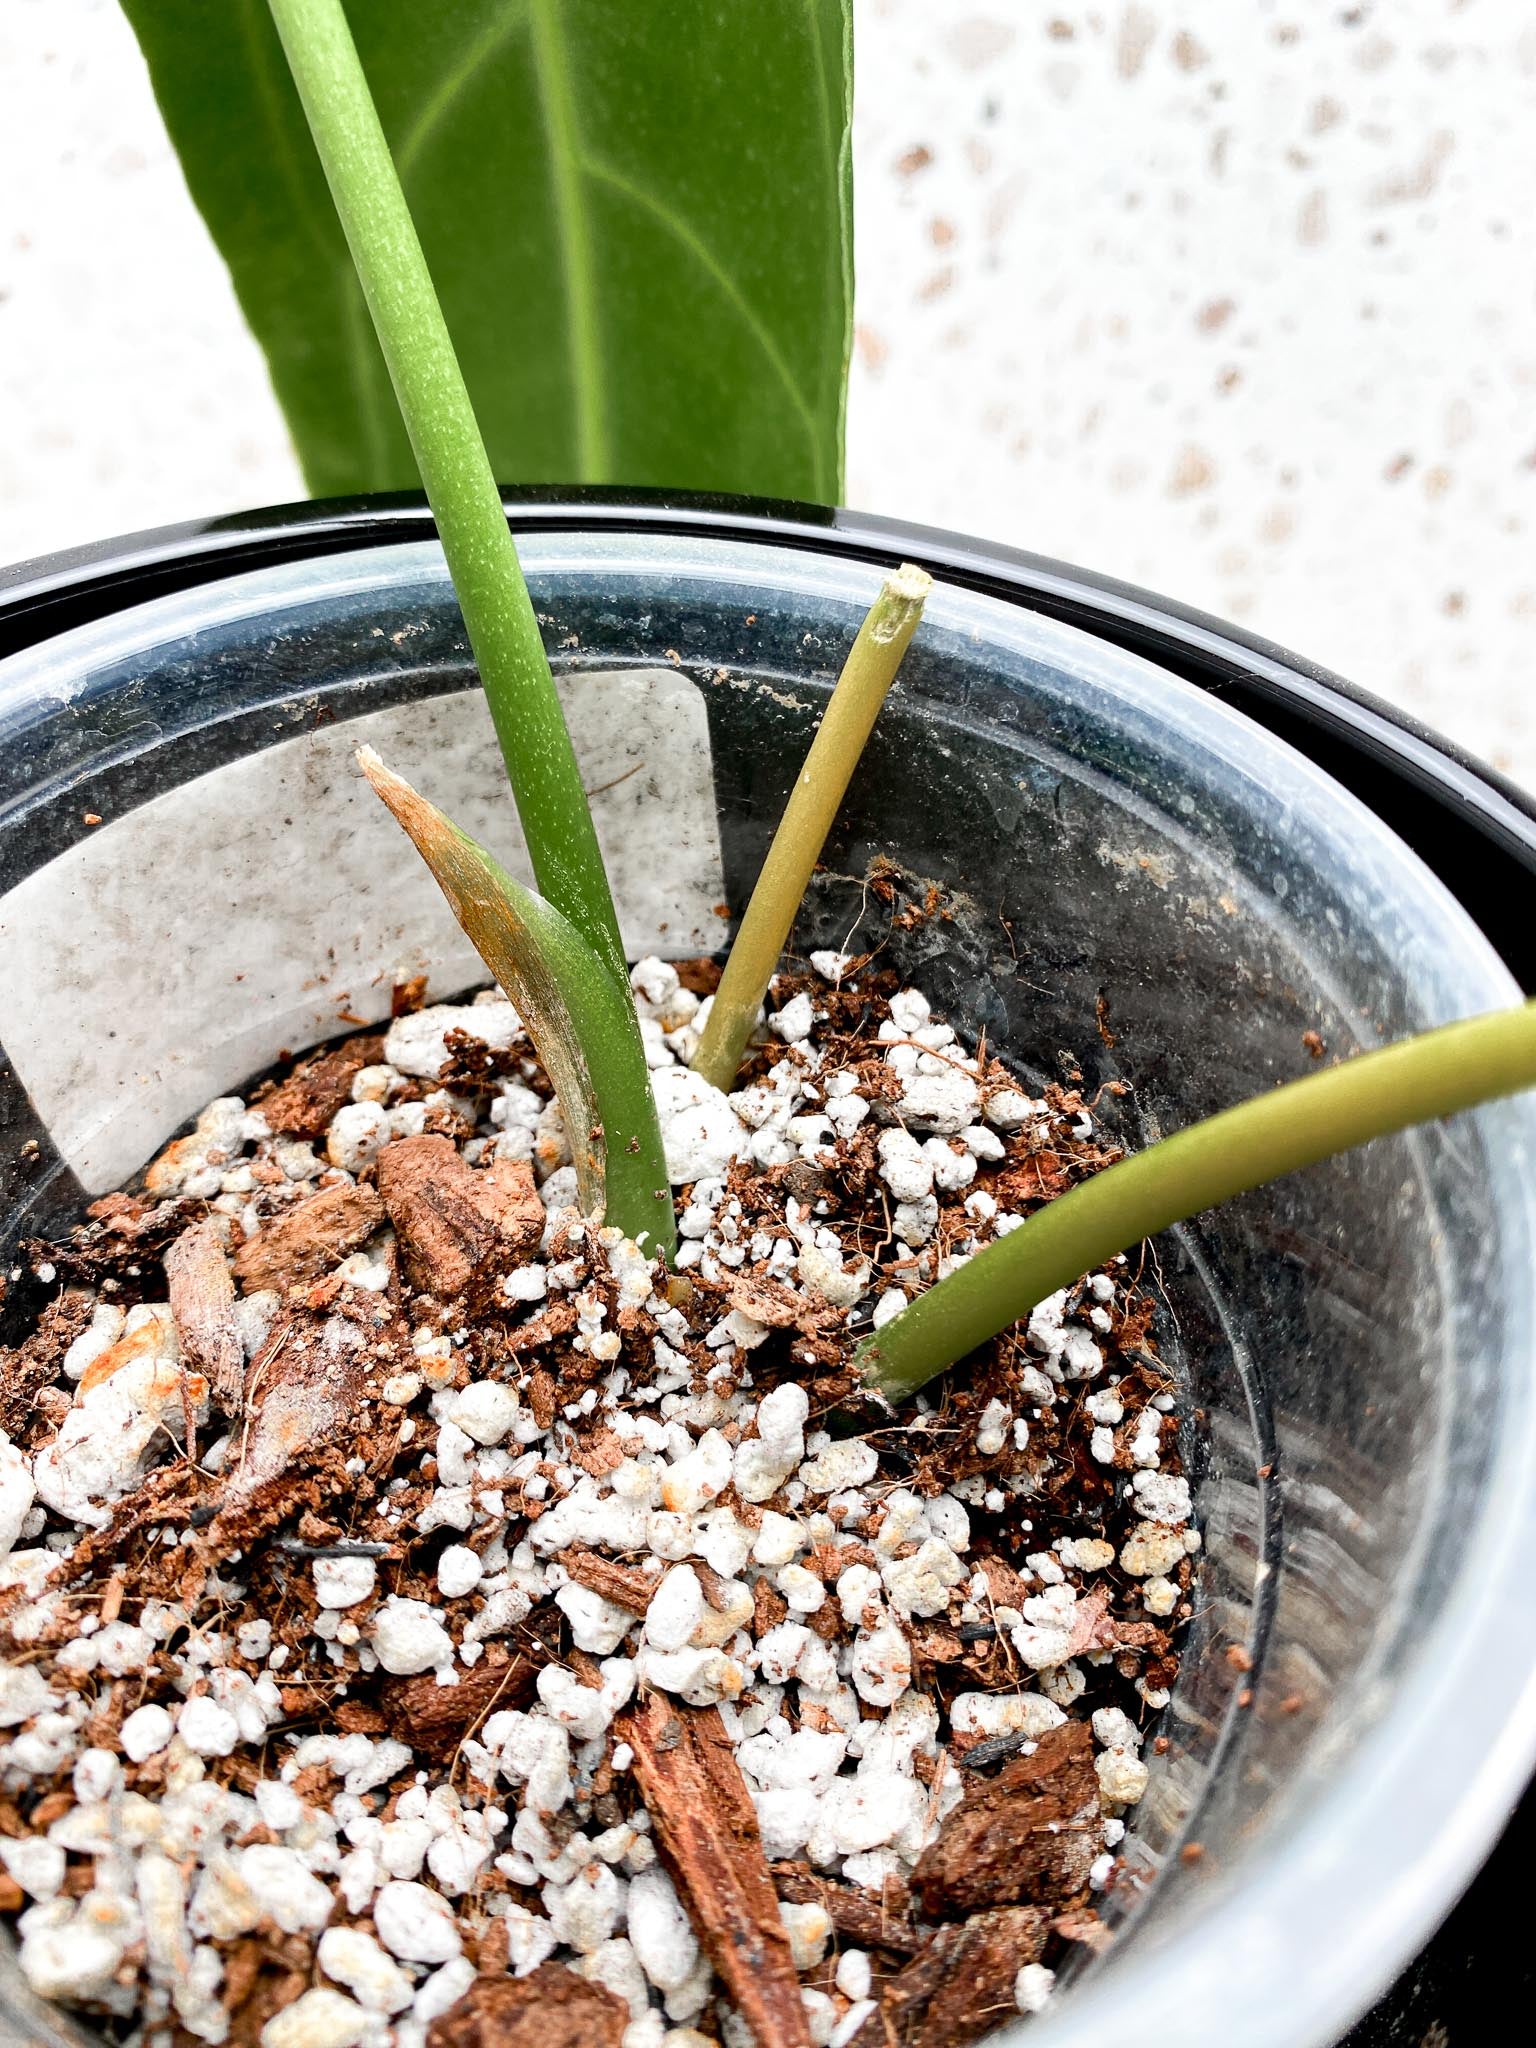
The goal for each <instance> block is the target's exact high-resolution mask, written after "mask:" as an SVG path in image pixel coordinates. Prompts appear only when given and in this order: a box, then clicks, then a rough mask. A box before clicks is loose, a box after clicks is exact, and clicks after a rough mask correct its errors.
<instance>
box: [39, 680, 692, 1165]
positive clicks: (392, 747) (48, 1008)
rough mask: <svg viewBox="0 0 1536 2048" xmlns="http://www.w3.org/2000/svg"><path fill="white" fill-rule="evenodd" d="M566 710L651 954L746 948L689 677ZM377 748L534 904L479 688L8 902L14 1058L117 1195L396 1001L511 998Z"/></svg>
mask: <svg viewBox="0 0 1536 2048" xmlns="http://www.w3.org/2000/svg"><path fill="white" fill-rule="evenodd" d="M560 696H561V701H562V703H563V704H564V706H565V712H566V717H567V719H568V721H569V724H570V728H571V736H572V739H573V741H574V743H575V746H576V752H577V755H578V757H579V759H580V762H581V768H582V775H583V780H584V781H585V784H586V787H587V790H588V792H589V794H590V796H591V801H592V810H593V815H594V817H595V819H596V823H597V832H598V837H599V839H600V841H601V842H602V848H603V854H604V857H605V859H606V860H607V863H608V872H609V875H610V877H611V879H612V883H613V891H614V896H615V899H616V901H617V905H618V912H619V921H620V924H621V925H622V927H623V931H624V939H625V943H626V946H627V947H628V949H629V953H630V957H631V958H637V957H639V956H641V955H643V954H646V953H659V954H662V955H665V956H669V957H672V958H684V957H686V956H687V955H689V954H693V953H701V952H712V951H713V950H714V949H715V947H716V946H718V945H719V943H720V939H721V934H722V931H723V927H722V925H721V922H720V918H719V915H718V913H717V911H716V908H715V906H716V905H717V904H718V903H719V902H720V899H721V896H722V894H723V893H724V891H723V882H722V876H721V862H720V839H719V832H718V828H717V825H716V820H715V797H714V777H713V770H712V764H711V757H710V746H709V727H708V720H707V715H706V711H705V706H704V700H703V698H702V696H701V695H700V694H699V691H698V690H697V689H696V688H695V686H694V685H693V684H692V683H691V682H689V681H688V680H687V679H686V678H684V677H681V676H678V675H675V674H673V673H672V672H671V671H670V670H668V669H662V670H635V669H628V670H622V671H617V672H613V673H593V672H584V673H581V674H578V675H575V676H567V677H564V678H562V679H561V682H560ZM363 745H369V746H373V747H376V748H377V749H378V750H379V752H380V753H381V754H382V755H383V756H384V758H385V759H386V760H387V761H388V762H389V764H390V766H391V767H392V768H395V769H397V770H398V771H399V772H400V773H401V774H402V775H405V776H407V777H408V778H409V779H410V780H411V781H412V782H414V783H415V784H416V785H417V787H418V788H420V789H421V790H422V792H423V793H424V794H425V795H427V796H430V798H431V799H432V801H433V802H434V803H436V804H437V805H439V806H440V808H441V809H443V810H444V811H446V812H447V813H448V815H449V816H450V817H451V818H452V819H453V820H454V822H455V823H456V824H458V825H461V826H462V827H463V829H464V830H465V831H466V832H468V833H470V834H471V835H472V836H473V837H474V838H476V839H478V840H479V841H480V842H481V843H482V844H483V845H484V846H486V847H487V848H488V849H489V850H490V851H491V852H492V853H494V854H495V855H496V857H497V858H498V859H499V860H500V861H501V862H502V863H503V865H504V866H505V867H507V868H508V869H510V871H511V872H512V873H513V874H514V875H516V876H518V877H519V878H520V879H522V880H525V881H527V882H529V883H530V884H531V882H532V879H533V878H532V874H531V872H530V870H529V867H528V860H527V854H526V852H525V850H524V846H523V840H522V834H521V832H520V831H519V829H518V824H517V817H516V813H515V811H514V809H513V805H512V799H511V796H510V794H509V793H508V789H507V783H506V774H505V770H504V768H503V766H502V761H501V755H500V752H499V751H498V748H497V745H496V738H495V734H494V732H493V730H492V727H491V720H490V714H489V712H488V711H487V709H486V706H485V700H484V699H483V697H482V696H481V695H480V692H479V691H478V690H472V691H463V692H455V693H454V694H452V695H449V696H440V697H430V698H426V699H420V700H417V701H415V702H413V703H409V704H403V705H397V706H394V707H392V708H391V709H389V710H385V711H379V712H374V713H370V714H368V715H366V716H364V717H360V718H355V719H347V720H338V721H337V722H336V723H334V724H330V725H325V726H321V727H319V728H318V729H317V730H315V731H313V732H311V733H307V734H305V736H304V737H303V738H301V739H294V740H286V741H283V742H281V743H279V744H278V745H276V746H273V747H269V748H267V749H266V750H265V751H264V752H261V753H258V754H249V755H247V756H245V757H244V758H243V759H242V760H239V761H236V762H233V763H231V764H230V765H229V766H227V767H224V768H219V769H215V770H213V771H212V772H210V773H209V774H206V775H202V776H199V777H197V778H196V779H195V780H193V781H191V782H187V783H184V784H182V785H181V787H179V788H177V789H173V790H171V791H169V792H168V793H167V794H166V795H164V796H161V797H157V798H155V799H154V800H153V801H152V802H150V803H147V804H144V805H142V806H141V807H140V808H139V809H137V810H134V811H130V812H129V813H128V814H127V815H126V816H125V817H122V818H118V819H110V818H109V819H108V820H107V821H106V822H105V823H104V824H103V825H101V826H100V827H99V828H98V829H97V830H95V831H94V832H93V833H92V834H91V835H90V836H89V837H88V838H86V839H83V840H81V841H80V842H79V844H77V845H76V846H74V847H72V848H71V849H70V850H69V852H68V853H66V854H63V855H61V856H60V857H59V858H58V859H57V860H54V861H50V862H49V863H48V864H47V865H46V866H45V867H42V868H40V869H38V870H37V872H36V873H35V874H32V875H29V876H28V877H27V879H26V880H25V881H24V882H22V883H20V884H19V885H18V886H17V887H16V888H15V889H13V890H12V891H11V892H10V893H9V894H8V895H7V896H5V897H4V898H3V899H0V1041H3V1043H4V1045H5V1048H6V1051H7V1053H8V1055H9V1057H10V1059H11V1062H12V1064H13V1065H14V1067H15V1070H16V1073H17V1076H18V1078H19V1079H20V1081H21V1082H22V1085H23V1086H24V1087H25V1088H26V1090H27V1092H28V1094H29V1095H30V1096H31V1098H32V1101H33V1104H34V1106H35V1107H36V1109H37V1112H38V1114H39V1115H40V1116H41V1118H42V1119H43V1121H44V1123H45V1124H46V1125H47V1126H48V1128H49V1130H50V1133H51V1135H52V1137H53V1139H54V1142H55V1144H56V1145H57V1146H58V1148H59V1150H60V1152H61V1153H62V1155H63V1157H64V1159H65V1160H66V1162H67V1163H68V1164H69V1165H70V1166H71V1167H73V1169H74V1171H75V1172H76V1173H77V1174H78V1175H79V1176H80V1178H81V1180H82V1181H83V1182H84V1183H85V1186H86V1187H87V1189H88V1190H89V1191H90V1192H91V1193H93V1194H95V1193H100V1192H102V1191H104V1190H105V1189H108V1188H111V1187H115V1186H116V1185H117V1184H118V1183H119V1182H120V1181H122V1180H123V1179H125V1178H126V1177H127V1176H128V1175H129V1174H130V1173H132V1172H134V1171H135V1169H136V1168H138V1167H139V1166H141V1165H142V1164H144V1162H145V1161H146V1160H147V1159H148V1158H149V1157H150V1156H151V1155H152V1154H153V1153H154V1152H155V1151H156V1150H157V1149H158V1148H159V1146H160V1145H161V1144H162V1143H163V1142H164V1140H165V1139H166V1138H167V1137H168V1136H169V1135H170V1134H171V1132H172V1131H174V1130H175V1129H176V1127H177V1126H178V1125H179V1124H180V1123H181V1122H183V1121H184V1120H185V1119H186V1118H187V1117H189V1116H191V1115H193V1114H195V1113H196V1112H197V1111H198V1110H199V1109H201V1108H202V1106H203V1105H204V1103H205V1102H207V1101H209V1100H210V1099H211V1098H212V1097H213V1096H216V1095H219V1094H221V1093H228V1092H230V1091H233V1090H235V1089H238V1088H239V1086H240V1085H241V1083H242V1082H244V1081H245V1080H246V1079H247V1078H248V1077H249V1076H250V1075H252V1074H254V1073H259V1072H260V1071H261V1070H262V1069H263V1068H264V1067H267V1066H269V1065H271V1064H272V1062H273V1061H275V1060H276V1059H277V1058H278V1056H279V1054H280V1053H281V1052H282V1051H283V1050H284V1049H287V1050H290V1051H293V1052H298V1051H300V1050H302V1049H303V1048H304V1047H306V1046H309V1045H313V1044H315V1043H316V1042H317V1041H318V1040H321V1039H324V1038H328V1037H331V1036H332V1035H334V1034H335V1033H337V1032H343V1031H345V1030H346V1028H347V1026H348V1024H349V1023H352V1022H358V1023H373V1022H375V1021H377V1020H378V1019H380V1018H384V1017H387V1016H388V1015H389V1011H390V995H391V991H392V989H393V987H394V985H395V984H396V982H398V981H402V980H406V979H408V978H410V977H411V976H412V975H416V974H423V973H424V974H426V975H428V976H429V977H430V991H431V994H432V996H434V997H437V998H442V997H446V996H448V995H451V994H454V993H456V992H458V991H460V990H463V989H466V988H470V987H473V986H474V985H476V984H477V983H479V982H482V981H484V980H485V979H486V974H485V969H484V968H483V967H482V966H481V964H480V961H479V958H478V956H477V955H476V954H475V952H474V950H473V948H472V947H471V946H470V944H469V941H468V940H467V939H466V938H465V937H464V935H463V933H462V932H461V931H460V930H459V927H458V925H457V924H456V923H455V921H454V918H453V915H452V913H451V912H450V911H449V909H448V906H447V904H446V903H445V902H444V901H443V898H442V896H441V895H440V894H439V892H438V888H437V884H436V883H435V882H434V881H433V879H432V877H431V875H430V874H429V873H428V872H427V869H426V868H425V867H424V866H423V864H422V862H421V860H420V859H419V857H418V856H417V854H416V853H415V851H414V849H413V848H412V846H411V844H410V841H409V840H408V839H406V838H405V836H404V835H403V834H402V833H401V831H400V829H399V827H398V826H397V825H396V824H395V823H394V821H393V819H392V818H391V817H390V816H389V814H388V813H387V812H386V810H385V809H384V806H383V805H382V804H381V803H380V802H379V801H378V799H377V797H375V796H374V794H373V793H372V791H371V790H370V789H369V787H368V785H367V783H366V782H365V781H364V780H363V779H362V776H361V775H360V773H359V772H358V770H357V768H356V767H355V765H354V760H353V756H354V754H355V752H356V750H357V748H358V747H360V746H363Z"/></svg>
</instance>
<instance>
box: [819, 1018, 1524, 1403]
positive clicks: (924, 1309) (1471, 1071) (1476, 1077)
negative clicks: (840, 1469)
mask: <svg viewBox="0 0 1536 2048" xmlns="http://www.w3.org/2000/svg"><path fill="white" fill-rule="evenodd" d="M1530 1087H1536V1002H1528V1003H1526V1004H1525V1005H1524V1006H1523V1007H1522V1008H1520V1009H1515V1010H1495V1011H1493V1012H1492V1013H1490V1014H1489V1015H1487V1016H1483V1017H1472V1018H1468V1019H1467V1020H1465V1021H1464V1022H1462V1023H1459V1024H1446V1025H1444V1026H1442V1027H1441V1028H1440V1029H1439V1030H1437V1031H1425V1032H1421V1033H1419V1034H1418V1035H1417V1036H1415V1037H1413V1038H1405V1039H1403V1040H1401V1041H1400V1042H1399V1043H1398V1044H1396V1045H1389V1046H1384V1047H1383V1048H1382V1049H1381V1050H1380V1051H1379V1052H1367V1053H1360V1054H1358V1055H1357V1056H1356V1057H1355V1058H1354V1059H1351V1060H1346V1061H1344V1062H1343V1063H1342V1064H1341V1065H1339V1066H1336V1067H1329V1068H1328V1069H1327V1070H1326V1071H1324V1072H1322V1073H1317V1074H1309V1075H1307V1076H1306V1077H1305V1078H1304V1079H1303V1080H1300V1081H1290V1082H1287V1083H1286V1084H1285V1085H1284V1086H1283V1087H1280V1088H1275V1089H1272V1090H1271V1091H1270V1092H1269V1093H1268V1094H1266V1095H1258V1096H1255V1097H1253V1098H1252V1100H1251V1101H1248V1102H1240V1103H1238V1104H1237V1105H1236V1107H1235V1108H1232V1109H1225V1110H1222V1111H1221V1112H1220V1114H1219V1115H1217V1116H1212V1117H1207V1118H1205V1119H1204V1120H1203V1121H1202V1122H1200V1123H1197V1124H1192V1125H1191V1126H1190V1128H1189V1129H1188V1130H1186V1131H1179V1132H1177V1133H1176V1134H1175V1135H1174V1136H1173V1137H1171V1138H1164V1139H1163V1140H1162V1141H1161V1142H1160V1143H1158V1144H1155V1145H1149V1146H1148V1147H1147V1148H1146V1150H1145V1151H1144V1152H1137V1153H1133V1154H1132V1155H1131V1157H1129V1158H1127V1159H1122V1160H1119V1161H1118V1162H1117V1163H1116V1164H1115V1165H1114V1166H1110V1167H1106V1168H1105V1170H1104V1171H1103V1172H1102V1173H1098V1174H1095V1175H1094V1177H1093V1178H1092V1180H1088V1181H1084V1182H1083V1183H1081V1185H1079V1186H1078V1187H1075V1188H1072V1189H1071V1190H1070V1191H1069V1192H1068V1193H1067V1194H1065V1195H1062V1196H1060V1197H1059V1198H1058V1199H1057V1200H1056V1201H1054V1202H1051V1203H1049V1204H1048V1205H1047V1206H1046V1207H1045V1208H1043V1209H1040V1210H1037V1211H1036V1213H1035V1214H1034V1215H1033V1216H1031V1217H1029V1218H1028V1219H1027V1220H1026V1221H1025V1222H1024V1223H1023V1224H1021V1225H1020V1226H1019V1228H1018V1229H1017V1230H1014V1231H1012V1232H1011V1233H1010V1234H1009V1235H1008V1236H1007V1237H1001V1238H998V1239H997V1240H996V1242H995V1243H993V1244H989V1245H988V1246H987V1247H986V1249H985V1250H984V1251H981V1252H978V1253H977V1254H976V1256H975V1257H974V1258H973V1259H971V1260H970V1261H969V1262H968V1263H967V1264H966V1265H964V1266H962V1267H960V1268H959V1269H958V1271H956V1272H953V1273H951V1274H950V1275H949V1276H948V1278H947V1279H944V1280H941V1281H940V1282H939V1283H938V1285H937V1286H935V1287H930V1288H929V1289H928V1291H927V1292H926V1293H925V1294H920V1295H919V1296H918V1297H917V1299H916V1300H915V1301H914V1302H912V1303H911V1305H910V1306H909V1307H907V1308H904V1309H903V1310H902V1311H901V1313H900V1315H897V1316H893V1317H892V1318H891V1320H890V1321H889V1322H888V1323H887V1324H886V1325H885V1326H884V1328H883V1329H881V1330H879V1331H878V1332H877V1333H876V1334H875V1335H874V1336H871V1337H866V1338H865V1339H864V1341H863V1343H862V1344H861V1345H860V1346H859V1348H858V1351H857V1353H856V1360H857V1363H858V1365H859V1366H860V1368H861V1370H862V1372H863V1374H864V1378H865V1381H866V1382H867V1384H868V1385H869V1386H871V1387H873V1388H875V1389H876V1390H878V1391H879V1392H880V1393H882V1394H884V1395H885V1396H886V1397H887V1398H888V1399H889V1400H892V1401H900V1400H904V1399H906V1397H907V1396H908V1395H910V1394H915V1393H916V1392H917V1390H918V1389H919V1387H922V1386H925V1385H926V1384H927V1383H928V1381H929V1380H931V1379H933V1378H935V1377H936V1376H937V1375H938V1374H939V1373H941V1372H943V1371H944V1370H945V1369H946V1367H948V1366H950V1365H953V1364H954V1362H955V1360H956V1359H958V1358H963V1357H964V1356H965V1354H966V1353H967V1352H968V1351H973V1350H974V1349H975V1348H976V1346H977V1345H978V1344H984V1343H985V1342H986V1341H987V1339H988V1338H989V1337H995V1336H996V1335H997V1334H998V1332H999V1331H1001V1330H1006V1329H1007V1328H1008V1327H1009V1325H1010V1324H1012V1323H1016V1322H1017V1321H1018V1320H1019V1318H1020V1317H1021V1316H1024V1315H1027V1314H1028V1313H1029V1311H1030V1310H1031V1309H1032V1308H1033V1307H1034V1306H1035V1305H1036V1304H1037V1303H1038V1302H1041V1301H1043V1300H1044V1299H1045V1297H1046V1296H1047V1295H1049V1294H1054V1293H1055V1292H1056V1291H1057V1289H1058V1288H1061V1287H1067V1286H1070V1285H1071V1283H1072V1282H1073V1281H1074V1280H1076V1279H1078V1278H1080V1277H1081V1275H1083V1274H1084V1273H1090V1272H1092V1271H1093V1269H1094V1268H1095V1267H1096V1266H1101V1265H1103V1263H1104V1262H1105V1260H1106V1259H1111V1258H1113V1257H1114V1256H1115V1254H1116V1253H1117V1252H1124V1251H1129V1250H1130V1249H1131V1247H1132V1246H1133V1245H1136V1244H1139V1243H1140V1242H1141V1240H1142V1239H1143V1238H1146V1237H1152V1236H1154V1235H1155V1234H1156V1233H1157V1232H1158V1231H1159V1230H1166V1229H1167V1228H1168V1227H1169V1225H1170V1224H1173V1223H1180V1222H1183V1221H1184V1220H1185V1218H1187V1217H1190V1216H1195V1215H1198V1214H1199V1213H1200V1211H1201V1210H1202V1209H1210V1208H1214V1207H1215V1205H1216V1204H1217V1203H1218V1202H1226V1201H1230V1200H1231V1198H1232V1197H1233V1196H1234V1195H1240V1194H1245V1193H1247V1192H1248V1190H1249V1189H1251V1188H1256V1187H1261V1186H1262V1185H1263V1184H1264V1183H1265V1182H1267V1181H1272V1180H1278V1179H1279V1178H1280V1176H1281V1175H1282V1174H1287V1173H1295V1172H1297V1171H1298V1169H1300V1168H1301V1167H1303V1166H1313V1165H1315V1164H1316V1163H1317V1162H1318V1161H1319V1160H1321V1159H1328V1158H1331V1157H1332V1156H1333V1155H1334V1154H1335V1153H1338V1152H1347V1151H1349V1150H1350V1149H1351V1148H1352V1147H1353V1146H1355V1145H1364V1144H1368V1143H1369V1142H1370V1140H1371V1139H1372V1138H1383V1137H1386V1136H1387V1135H1388V1134H1389V1133H1391V1132H1393V1131H1402V1130H1406V1129H1408V1127H1409V1126H1410V1125H1412V1124H1419V1123H1428V1122H1429V1121H1431V1120H1432V1119H1433V1118H1435V1117H1442V1116H1454V1115H1455V1114H1456V1113H1457V1111H1459V1110H1464V1109H1473V1108H1475V1107H1476V1106H1477V1104H1478V1103H1480V1102H1490V1101H1492V1100H1494V1099H1495V1098H1496V1097H1498V1096H1500V1095H1513V1094H1515V1093H1517V1092H1518V1091H1519V1090H1520V1089H1522V1088H1530Z"/></svg>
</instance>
